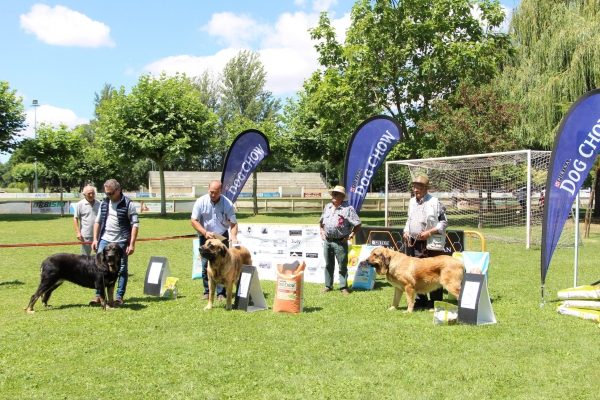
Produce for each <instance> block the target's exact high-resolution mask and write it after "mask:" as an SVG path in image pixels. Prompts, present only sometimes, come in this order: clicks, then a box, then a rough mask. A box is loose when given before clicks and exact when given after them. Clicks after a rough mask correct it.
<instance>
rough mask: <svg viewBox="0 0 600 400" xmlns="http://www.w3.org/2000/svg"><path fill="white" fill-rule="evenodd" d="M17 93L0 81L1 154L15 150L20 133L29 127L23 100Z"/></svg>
mask: <svg viewBox="0 0 600 400" xmlns="http://www.w3.org/2000/svg"><path fill="white" fill-rule="evenodd" d="M16 93H17V91H16V90H10V86H9V84H8V82H3V81H0V153H8V152H9V151H12V150H13V149H15V148H16V147H17V138H18V137H19V136H20V135H19V132H20V131H22V130H23V129H25V127H26V126H27V124H26V123H25V108H24V107H23V99H22V98H21V97H20V96H19V97H17V95H16Z"/></svg>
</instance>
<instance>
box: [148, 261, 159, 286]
mask: <svg viewBox="0 0 600 400" xmlns="http://www.w3.org/2000/svg"><path fill="white" fill-rule="evenodd" d="M161 269H162V263H159V262H153V263H152V264H151V265H150V274H148V283H152V284H153V285H156V284H158V280H159V278H160V271H161Z"/></svg>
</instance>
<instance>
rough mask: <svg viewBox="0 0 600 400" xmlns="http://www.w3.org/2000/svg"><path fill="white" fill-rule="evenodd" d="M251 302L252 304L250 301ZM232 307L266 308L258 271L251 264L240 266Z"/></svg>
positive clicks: (251, 309)
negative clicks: (240, 271)
mask: <svg viewBox="0 0 600 400" xmlns="http://www.w3.org/2000/svg"><path fill="white" fill-rule="evenodd" d="M251 302H252V305H250V303H251ZM233 308H234V309H236V310H243V311H260V310H268V309H269V307H267V302H266V300H265V295H264V293H263V291H262V288H261V287H260V279H259V278H258V271H256V267H253V266H252V265H244V266H242V273H241V274H240V280H239V282H238V285H237V294H236V295H235V303H234V304H233Z"/></svg>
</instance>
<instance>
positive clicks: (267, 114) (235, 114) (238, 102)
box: [218, 50, 281, 215]
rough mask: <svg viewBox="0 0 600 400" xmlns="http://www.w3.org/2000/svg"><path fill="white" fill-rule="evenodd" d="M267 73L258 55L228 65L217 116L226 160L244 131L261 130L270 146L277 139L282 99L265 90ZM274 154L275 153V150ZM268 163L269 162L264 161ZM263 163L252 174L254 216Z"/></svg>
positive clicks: (243, 53)
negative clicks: (232, 144)
mask: <svg viewBox="0 0 600 400" xmlns="http://www.w3.org/2000/svg"><path fill="white" fill-rule="evenodd" d="M266 78H267V73H266V72H265V69H264V67H263V65H262V63H261V62H260V59H259V55H258V53H253V52H250V51H245V50H242V51H240V52H239V53H238V54H237V55H236V56H235V57H233V58H232V59H231V60H229V62H228V63H227V64H226V65H225V68H224V69H223V74H222V79H223V81H222V86H221V102H220V106H219V109H218V114H219V117H220V119H221V124H222V128H223V131H224V133H225V135H226V139H225V140H224V141H223V143H224V144H225V149H224V150H225V152H224V153H223V157H224V156H225V154H226V152H227V150H228V149H229V146H230V145H231V143H232V142H233V140H234V139H235V138H236V137H237V135H238V134H240V133H241V132H242V130H243V129H242V130H239V129H240V128H241V127H246V129H248V128H254V129H261V127H263V129H264V128H267V129H266V131H263V133H264V134H265V136H267V137H268V138H269V142H270V143H271V142H272V140H273V139H274V138H276V137H277V129H276V126H277V122H278V117H277V112H278V111H279V110H280V109H281V102H280V100H279V99H275V98H273V94H272V93H271V92H269V91H267V90H265V89H264V86H265V83H266ZM272 152H275V151H274V149H273V147H272ZM263 162H265V163H266V162H268V161H266V160H265V161H263ZM262 166H263V165H262V163H261V165H259V166H258V167H257V168H256V169H255V170H254V171H253V173H252V176H253V181H254V187H253V189H252V198H253V202H254V215H257V214H258V200H257V195H256V182H257V172H258V171H259V170H260V169H262Z"/></svg>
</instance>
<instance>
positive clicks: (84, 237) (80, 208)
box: [73, 185, 100, 256]
mask: <svg viewBox="0 0 600 400" xmlns="http://www.w3.org/2000/svg"><path fill="white" fill-rule="evenodd" d="M83 196H84V197H85V198H84V199H83V200H80V201H79V202H77V203H76V204H75V207H74V209H73V225H74V226H75V234H76V235H77V240H79V241H80V242H91V241H92V240H93V239H94V222H95V221H96V216H97V215H98V211H99V210H100V202H99V201H98V200H96V189H94V187H93V186H89V185H88V186H86V187H84V188H83ZM81 254H85V255H86V256H89V255H90V254H92V245H91V244H82V245H81Z"/></svg>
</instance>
